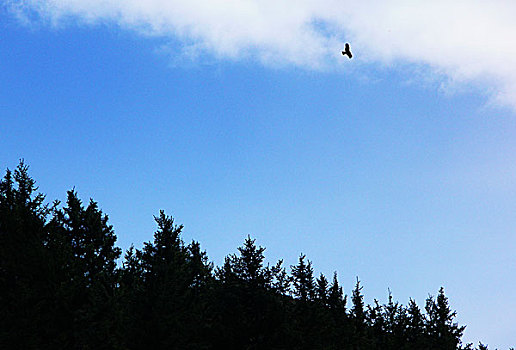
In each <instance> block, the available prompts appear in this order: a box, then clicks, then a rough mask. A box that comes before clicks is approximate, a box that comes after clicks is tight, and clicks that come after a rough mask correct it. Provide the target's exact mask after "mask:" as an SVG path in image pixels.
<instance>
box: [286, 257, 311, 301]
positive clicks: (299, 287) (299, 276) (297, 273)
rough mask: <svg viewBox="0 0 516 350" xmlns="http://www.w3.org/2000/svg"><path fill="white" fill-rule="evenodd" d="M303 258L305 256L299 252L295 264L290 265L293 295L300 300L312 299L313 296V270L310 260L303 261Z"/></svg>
mask: <svg viewBox="0 0 516 350" xmlns="http://www.w3.org/2000/svg"><path fill="white" fill-rule="evenodd" d="M305 258H306V256H305V255H303V254H301V255H300V256H299V261H298V263H297V265H295V266H292V267H291V268H292V280H293V285H294V295H295V296H296V297H297V298H298V299H299V300H300V301H301V302H308V301H312V300H314V297H315V283H314V276H313V274H314V270H313V268H312V262H311V261H310V260H308V261H307V262H305Z"/></svg>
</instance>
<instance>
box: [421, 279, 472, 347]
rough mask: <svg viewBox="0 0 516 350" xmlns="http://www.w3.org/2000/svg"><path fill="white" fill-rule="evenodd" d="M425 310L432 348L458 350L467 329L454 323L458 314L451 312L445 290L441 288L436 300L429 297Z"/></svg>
mask: <svg viewBox="0 0 516 350" xmlns="http://www.w3.org/2000/svg"><path fill="white" fill-rule="evenodd" d="M425 309H426V312H427V317H428V319H427V324H426V328H427V334H428V336H429V338H430V342H431V343H432V346H434V347H437V348H439V349H443V350H447V349H450V350H451V349H457V348H458V347H459V346H460V344H461V337H462V333H463V332H464V329H465V328H466V327H464V326H462V327H461V326H459V325H458V324H457V323H455V322H453V321H454V319H455V316H456V312H455V311H451V309H450V306H449V304H448V298H447V297H446V296H445V294H444V288H442V287H441V289H440V290H439V294H438V295H437V299H436V300H434V298H433V297H432V296H430V297H428V299H427V301H426V306H425Z"/></svg>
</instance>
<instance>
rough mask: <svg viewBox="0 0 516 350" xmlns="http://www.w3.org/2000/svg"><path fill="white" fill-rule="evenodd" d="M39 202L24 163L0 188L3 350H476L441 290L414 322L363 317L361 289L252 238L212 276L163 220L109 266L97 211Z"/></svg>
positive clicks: (370, 312)
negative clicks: (288, 259) (278, 256)
mask: <svg viewBox="0 0 516 350" xmlns="http://www.w3.org/2000/svg"><path fill="white" fill-rule="evenodd" d="M37 191H38V189H37V187H36V184H35V181H34V180H33V179H32V178H31V177H30V176H29V174H28V166H27V165H26V164H24V163H23V161H21V162H20V164H19V165H18V166H17V168H16V169H15V171H14V172H11V171H10V170H7V171H6V174H5V176H4V177H3V179H2V180H1V182H0V286H1V288H0V315H1V316H0V349H121V350H122V349H124V350H125V349H157V350H159V349H350V350H366V349H385V350H389V349H396V350H400V349H421V350H425V349H439V350H448V349H450V350H451V349H474V346H473V345H472V344H463V343H462V341H461V338H462V334H463V331H464V329H465V327H464V326H460V325H458V324H457V323H456V322H455V316H456V313H455V312H454V311H452V309H451V308H450V305H449V302H448V298H447V297H446V295H445V293H444V289H443V288H441V289H440V290H439V292H438V294H437V296H436V297H432V296H430V297H429V298H428V299H427V300H426V306H425V307H424V309H423V310H422V309H420V308H419V307H418V305H417V304H416V302H415V301H414V300H412V299H411V300H409V302H408V305H406V306H405V305H402V304H400V303H398V302H395V301H394V300H393V297H392V295H389V299H388V302H387V304H383V305H382V304H380V303H379V302H378V301H375V302H374V303H373V304H372V305H365V304H364V297H363V294H362V286H361V285H360V282H359V281H358V279H357V283H356V286H355V288H354V289H353V291H352V293H351V295H350V296H347V295H344V293H343V288H342V286H341V285H340V284H339V281H338V278H337V274H336V273H335V274H334V275H333V276H332V277H331V278H330V279H328V278H327V277H326V276H324V275H322V274H321V275H320V276H318V277H316V276H314V270H313V267H312V263H311V262H310V260H308V259H307V258H306V257H305V256H304V255H301V256H300V257H299V261H298V262H297V264H296V265H294V266H291V267H290V271H287V268H286V267H285V266H284V264H283V262H282V261H281V260H280V261H278V263H277V264H275V265H269V264H265V262H264V250H265V248H263V247H260V246H257V245H256V243H255V240H254V239H252V238H251V237H247V239H245V241H244V243H243V245H242V246H241V247H239V248H238V252H237V253H236V254H230V255H228V256H227V257H226V258H225V261H224V264H223V265H222V266H220V267H214V265H213V263H211V262H210V261H209V260H208V258H207V255H206V253H205V252H204V251H202V250H201V248H200V245H199V243H198V242H195V241H193V242H191V243H189V244H186V243H185V242H183V240H182V239H181V232H182V230H183V226H182V225H177V224H176V223H175V222H174V220H173V218H172V217H170V216H167V215H165V213H164V212H163V211H161V212H160V213H159V215H158V216H156V217H155V220H156V224H157V227H158V228H157V231H156V232H155V233H154V237H153V240H152V241H149V242H146V243H144V245H143V248H142V249H135V248H133V247H131V248H130V249H129V250H128V251H127V252H126V253H125V256H124V258H123V263H122V264H121V265H120V266H118V265H117V260H118V259H119V258H120V257H121V250H120V248H118V247H116V246H115V243H116V236H115V233H114V231H113V228H112V226H111V225H109V223H108V217H107V216H106V215H105V214H104V213H103V212H102V211H101V210H100V209H99V207H98V205H97V203H96V202H94V201H93V200H90V201H89V203H88V204H87V205H86V204H83V203H82V202H81V200H80V199H79V197H78V195H77V193H76V192H75V191H74V190H71V191H69V192H68V196H67V201H66V203H64V204H61V203H59V202H58V201H55V202H54V203H53V204H52V205H49V204H45V197H44V196H43V195H42V194H40V193H37ZM475 349H479V350H485V349H487V346H485V345H483V344H482V343H479V344H478V346H477V347H476V348H475Z"/></svg>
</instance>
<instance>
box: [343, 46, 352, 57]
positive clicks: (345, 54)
mask: <svg viewBox="0 0 516 350" xmlns="http://www.w3.org/2000/svg"><path fill="white" fill-rule="evenodd" d="M342 55H343V56H348V57H349V59H351V57H353V55H352V54H351V51H350V50H349V44H348V43H346V45H345V46H344V51H342Z"/></svg>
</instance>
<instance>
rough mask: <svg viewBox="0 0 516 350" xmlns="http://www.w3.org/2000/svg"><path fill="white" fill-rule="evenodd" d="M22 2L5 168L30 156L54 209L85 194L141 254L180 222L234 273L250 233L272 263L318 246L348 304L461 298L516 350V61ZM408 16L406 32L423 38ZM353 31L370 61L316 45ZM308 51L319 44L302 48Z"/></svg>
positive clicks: (4, 13) (4, 121)
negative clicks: (70, 196) (353, 296)
mask: <svg viewBox="0 0 516 350" xmlns="http://www.w3.org/2000/svg"><path fill="white" fill-rule="evenodd" d="M153 1H154V2H155V5H156V6H157V8H159V5H160V4H161V5H163V2H161V3H160V1H158V0H153ZM9 3H11V5H12V4H14V5H12V6H7V7H3V8H2V10H1V12H0V122H1V123H0V164H1V165H2V167H3V169H4V170H5V168H7V167H9V168H14V167H15V166H16V164H17V162H18V159H20V158H24V159H25V161H26V162H27V163H28V164H29V165H30V166H31V173H32V175H33V176H34V178H35V179H36V180H37V181H38V184H39V186H40V189H41V191H42V192H44V193H46V194H47V196H48V199H49V200H53V199H61V200H63V199H65V193H66V190H68V189H71V188H72V187H74V186H75V189H76V190H77V191H78V193H79V195H80V196H81V197H82V198H83V199H84V200H85V201H86V200H88V198H90V197H92V198H94V199H95V200H96V201H98V202H99V204H100V207H101V208H102V209H103V210H104V211H105V212H106V213H107V214H108V215H109V217H110V221H111V223H112V224H113V225H114V227H115V231H116V233H117V236H118V243H119V245H120V246H121V247H122V248H124V249H126V248H128V247H129V246H130V244H131V243H134V244H135V245H136V246H140V245H141V244H142V242H144V241H148V240H150V239H151V238H152V234H153V232H154V229H155V225H154V222H153V219H152V215H155V214H157V212H158V210H159V209H165V210H166V212H167V213H168V214H171V215H173V216H174V217H175V218H176V220H177V222H178V223H182V224H184V225H185V233H184V239H185V240H186V241H189V240H191V239H196V240H199V241H200V242H201V244H202V246H203V248H204V249H206V250H207V252H208V254H209V256H210V258H211V259H212V260H214V261H215V262H216V263H220V262H221V261H222V259H223V257H224V256H225V255H227V254H229V253H232V252H234V251H235V250H236V247H237V246H239V245H240V244H241V243H242V242H243V240H244V238H245V237H246V236H247V235H248V234H251V235H252V236H253V237H255V238H257V242H258V243H259V244H261V245H263V246H265V247H266V248H267V251H266V253H267V257H268V258H269V260H270V261H271V262H273V261H275V260H276V259H279V258H284V259H285V261H286V263H287V264H294V263H295V262H296V259H297V257H298V256H299V254H300V253H301V252H303V253H305V254H307V256H308V258H309V259H311V260H312V261H313V263H314V265H315V268H316V270H317V271H318V272H323V273H325V274H327V275H331V273H332V272H333V271H334V270H337V271H338V273H339V276H340V279H341V281H342V283H343V284H344V287H345V292H346V293H350V290H351V288H352V287H353V283H354V280H355V276H357V275H358V276H360V279H361V280H362V281H363V284H364V286H365V289H364V291H365V293H366V298H367V299H368V300H369V301H371V300H372V298H378V299H380V300H381V301H385V300H386V297H387V288H390V289H391V290H392V291H393V294H394V296H395V297H396V298H397V299H398V300H400V301H401V302H403V303H406V302H407V300H408V298H409V297H413V298H416V299H417V301H418V302H419V303H420V305H423V303H424V299H425V298H426V297H427V296H428V293H434V294H435V293H436V292H437V290H438V289H439V287H440V286H444V287H445V288H446V292H447V294H448V296H449V297H450V299H451V303H452V307H454V308H455V309H457V311H458V314H459V321H460V322H461V323H463V324H467V325H468V328H467V331H466V337H465V339H466V340H468V341H474V342H476V341H478V340H482V341H483V342H484V343H488V344H489V345H490V346H492V347H493V348H494V347H496V346H497V347H499V348H508V347H509V346H514V345H515V343H516V339H515V338H514V332H513V331H514V329H513V325H514V324H515V322H516V316H514V313H507V310H515V309H516V302H515V301H514V298H513V295H514V292H513V291H514V288H515V287H516V271H515V266H516V256H515V254H514V251H515V248H516V237H515V234H516V232H515V231H516V216H515V215H514V213H515V209H516V165H515V164H516V162H515V161H516V151H515V150H516V137H515V136H516V114H515V107H514V106H516V100H513V98H512V96H513V88H512V86H513V79H512V78H511V76H510V74H506V73H505V72H504V71H503V70H499V69H498V68H497V67H493V66H495V65H496V63H497V62H498V61H497V60H498V59H500V60H502V59H503V58H504V57H505V56H504V55H497V52H493V54H492V56H495V57H498V58H497V59H496V60H495V61H493V62H488V63H489V64H487V63H486V65H485V66H482V67H478V66H477V65H476V63H471V64H470V62H469V61H468V62H466V61H465V63H464V67H463V66H461V68H460V69H457V67H458V66H457V64H456V63H455V62H454V61H449V62H442V61H440V60H432V58H431V56H426V54H425V53H424V51H425V50H424V48H425V44H424V42H423V41H422V44H421V46H422V47H423V50H422V51H421V52H419V53H413V52H412V51H411V50H412V49H409V48H405V46H403V45H402V43H401V41H400V43H399V46H398V48H399V49H400V51H399V52H400V54H399V55H398V54H396V53H392V52H390V51H388V52H387V53H386V56H387V58H386V59H379V58H378V54H379V53H378V52H377V51H374V49H371V48H370V47H364V48H361V47H360V46H359V45H357V46H355V44H354V43H355V42H358V43H361V42H363V41H364V40H367V39H371V40H373V39H377V40H380V39H381V37H378V36H375V34H374V33H373V34H371V33H372V29H371V30H370V28H368V27H361V26H359V25H356V26H355V27H352V28H348V27H343V29H342V28H341V29H338V30H336V29H334V28H335V27H336V26H337V25H338V24H339V23H336V22H332V20H331V19H328V18H329V17H324V16H323V18H325V21H326V22H323V24H325V25H328V28H325V31H328V33H326V32H325V33H324V34H322V39H321V38H320V37H319V36H317V35H315V36H314V34H313V32H311V31H308V32H306V33H305V31H301V32H300V33H301V34H299V33H297V32H294V33H290V34H289V35H285V38H284V40H285V41H282V40H283V39H282V40H280V39H277V40H279V41H278V42H276V41H274V40H276V39H274V40H272V39H271V37H270V36H267V35H268V34H267V31H264V32H263V35H260V36H257V38H258V39H257V38H255V37H254V36H253V35H254V34H253V35H250V34H249V33H247V32H246V31H244V30H243V31H242V32H239V30H240V29H241V28H240V27H238V26H236V27H235V28H233V27H231V30H234V31H236V32H237V33H243V34H241V37H240V36H237V35H230V34H231V33H232V32H231V31H225V29H224V28H223V29H221V30H220V33H219V34H218V35H219V36H216V37H211V36H208V34H206V32H203V30H201V29H202V28H204V27H202V26H201V27H200V28H201V29H198V30H194V29H191V32H188V31H186V34H185V30H184V28H183V27H182V26H184V27H188V25H189V24H188V23H186V24H182V23H180V24H177V23H176V22H175V21H176V19H170V18H169V22H167V20H166V19H160V20H156V22H155V23H154V22H152V21H153V20H152V19H148V18H151V16H150V15H149V14H147V15H146V16H144V18H147V19H148V23H144V24H142V23H140V22H141V21H143V20H141V19H140V20H138V18H137V16H136V15H135V14H138V11H143V9H130V11H129V10H128V11H129V13H130V14H131V16H133V17H131V16H129V15H128V14H125V15H117V16H112V15H110V12H109V11H111V10H112V9H110V8H105V7H102V6H103V1H101V0H95V1H93V2H90V3H91V4H93V5H84V6H86V7H80V6H79V5H80V4H81V1H76V2H73V1H69V2H67V1H65V0H63V1H55V2H52V3H51V2H46V1H43V2H41V3H42V4H47V3H49V4H53V5H52V6H55V7H56V8H54V7H50V8H44V9H43V10H42V9H40V8H37V7H34V8H29V9H26V8H23V9H20V8H19V7H16V6H15V5H16V3H17V2H9ZM29 3H34V2H32V1H29ZM150 3H152V1H151V2H150ZM326 3H327V5H328V8H330V9H331V5H332V3H331V1H327V2H326ZM56 4H57V5H56ZM59 4H61V5H62V7H59V6H61V5H59ZM48 6H51V5H48ZM74 6H78V9H77V8H74ZM88 6H91V7H88ZM95 6H98V7H97V8H95ZM106 6H107V5H106ZM496 9H497V6H493V8H492V10H493V11H492V12H493V13H497V12H496ZM473 10H475V9H473ZM477 10H478V9H477ZM31 11H35V12H31ZM119 11H120V13H124V12H123V9H119ZM131 11H132V12H131ZM135 11H136V12H135ZM185 11H186V10H185ZM239 11H242V10H239ZM318 11H319V10H318ZM361 11H362V10H361ZM363 11H365V10H363ZM400 11H401V10H400ZM429 11H430V10H429ZM165 12H166V11H165ZM320 12H321V13H325V12H324V11H323V9H321V10H320ZM477 12H478V11H477ZM27 13H28V14H29V15H27ZM185 13H186V12H185ZM236 13H239V12H238V11H237V12H236ZM318 13H319V12H318ZM392 13H397V12H396V11H395V9H392ZM471 13H473V14H474V13H476V12H475V11H471ZM348 15H349V16H351V17H353V16H355V17H356V18H360V16H361V12H360V11H358V10H357V12H352V13H348ZM110 16H111V17H110ZM472 16H473V15H472ZM201 17H202V16H201ZM355 17H353V18H355ZM106 18H107V19H106ZM113 18H114V19H113ZM127 18H133V20H132V21H129V20H127ZM134 18H136V19H134ZM185 18H187V19H188V17H185ZM202 18H204V17H202ZM393 18H394V19H393V22H392V23H391V24H392V25H393V27H392V28H393V30H394V31H398V32H399V33H402V32H403V33H405V32H406V31H407V30H408V29H410V28H409V27H407V28H405V27H400V28H398V27H396V26H394V24H396V23H398V22H397V20H396V16H393ZM443 18H446V16H443ZM474 19H475V18H474V16H473V17H472V18H469V19H467V21H470V20H471V21H472V20H474ZM490 20H492V18H486V22H489V21H490ZM160 21H161V22H160ZM192 21H194V22H195V23H198V22H196V21H199V19H198V18H197V17H195V18H194V19H192ZM465 21H466V19H465ZM135 22H137V24H134V23H135ZM185 22H187V20H185ZM237 22H238V21H237ZM237 22H235V23H237ZM287 22H288V21H287ZM294 22H295V21H294ZM355 22H357V21H353V20H352V21H350V23H355ZM401 22H403V21H401ZM156 23H158V24H156ZM163 23H164V24H163ZM199 23H201V22H199ZM202 23H204V22H202ZM210 23H211V22H210V20H206V28H208V29H209V28H215V29H217V30H218V29H220V28H218V27H210V25H211V24H210ZM228 23H233V22H231V21H230V22H228ZM274 23H275V22H274ZM274 23H273V24H274ZM328 23H329V24H328ZM468 23H469V22H468ZM169 27H173V28H174V30H171V29H167V28H169ZM142 28H143V29H142ZM149 28H150V29H149ZM163 28H164V29H163ZM178 28H179V29H178ZM182 28H183V29H182ZM188 28H190V27H188ZM256 28H258V29H257V31H259V28H261V27H260V26H259V24H257V27H256ZM303 28H304V27H303ZM317 28H318V29H317V30H318V31H320V30H321V24H320V23H318V24H317ZM215 29H214V30H215ZM189 30H190V29H189ZM332 30H333V32H332ZM360 30H363V32H365V33H366V34H367V35H366V34H364V35H362V36H361V34H359V32H360ZM511 30H512V29H511ZM192 33H193V34H192ZM253 33H254V32H253ZM339 33H342V35H343V36H344V38H346V36H345V34H346V33H349V37H350V38H351V39H354V40H356V41H354V40H350V41H352V50H356V51H354V52H355V57H354V59H353V60H347V59H344V58H342V57H339V55H340V50H341V46H342V42H339V43H338V45H337V46H335V47H331V48H327V49H326V48H325V49H321V50H319V51H318V50H315V49H314V50H313V52H312V51H311V48H310V47H309V45H310V44H313V45H314V47H315V48H320V47H323V46H324V45H325V44H334V39H335V38H334V36H335V35H336V34H339ZM368 33H369V34H368ZM452 34H453V33H451V34H450V35H449V36H450V37H454V35H452ZM495 34H496V31H494V33H493V35H495ZM318 35H319V34H318ZM422 37H424V36H422ZM235 38H236V39H235ZM242 38H244V39H246V38H247V39H249V40H250V41H251V42H252V43H254V44H253V45H251V46H246V45H245V44H242V40H243V39H242ZM292 38H301V39H303V38H308V39H307V40H309V41H308V42H306V43H301V44H299V43H297V44H296V45H294V46H292V47H289V48H284V45H283V43H284V42H289V40H290V39H292ZM252 40H255V41H254V42H253V41H252ZM310 40H312V41H310ZM464 41H465V42H468V40H467V38H465V39H464ZM413 42H417V41H413ZM413 42H412V43H413ZM214 43H219V44H220V45H221V48H220V49H219V48H217V49H214V48H213V45H214ZM451 43H453V42H451ZM502 44H503V43H502ZM502 44H500V45H502ZM299 45H300V46H299ZM304 45H306V50H305V49H303V50H301V51H296V50H298V49H299V48H303V46H304ZM444 45H445V46H446V45H447V43H444ZM450 45H451V44H450ZM506 46H507V47H504V46H502V47H501V48H498V47H496V46H494V47H493V48H492V49H493V50H500V51H503V53H504V54H506V53H510V52H512V50H513V49H514V47H512V46H510V45H507V44H506ZM504 48H505V50H504ZM403 50H405V51H403ZM330 51H331V52H333V51H334V54H335V55H336V56H335V57H333V58H331V59H326V58H325V57H326V56H325V55H326V54H327V53H328V52H330ZM464 51H465V52H466V53H467V52H468V48H467V47H465V48H464ZM305 52H306V54H307V56H308V57H309V58H310V60H305V58H303V55H304V53H305ZM361 52H362V53H363V56H361V55H360V54H361ZM280 54H284V55H286V56H287V57H286V58H284V59H283V58H281V55H280ZM294 54H296V55H297V54H299V55H300V58H296V57H291V56H289V55H294ZM461 54H463V52H462V51H461V52H457V55H458V56H460V55H461ZM332 55H333V53H332ZM362 57H363V58H362ZM480 58H482V57H480ZM511 60H512V58H511ZM468 64H469V65H468ZM512 67H513V66H512ZM509 68H511V67H509ZM504 69H505V68H504ZM515 71H516V70H515ZM479 72H480V73H482V74H484V73H485V74H484V78H485V77H487V78H485V79H484V78H479V77H478V74H480V73H479ZM502 77H503V79H502ZM515 86H516V85H515ZM500 315H504V317H503V318H501V317H500Z"/></svg>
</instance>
